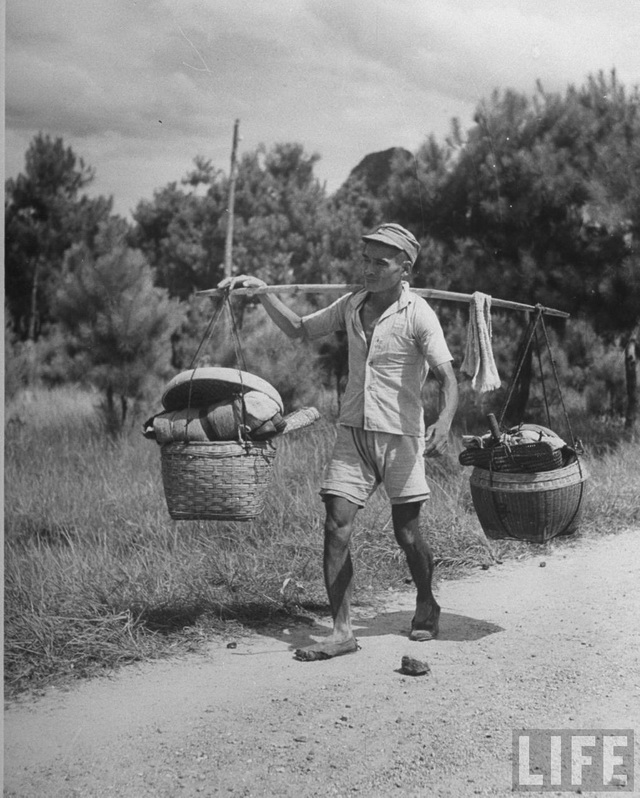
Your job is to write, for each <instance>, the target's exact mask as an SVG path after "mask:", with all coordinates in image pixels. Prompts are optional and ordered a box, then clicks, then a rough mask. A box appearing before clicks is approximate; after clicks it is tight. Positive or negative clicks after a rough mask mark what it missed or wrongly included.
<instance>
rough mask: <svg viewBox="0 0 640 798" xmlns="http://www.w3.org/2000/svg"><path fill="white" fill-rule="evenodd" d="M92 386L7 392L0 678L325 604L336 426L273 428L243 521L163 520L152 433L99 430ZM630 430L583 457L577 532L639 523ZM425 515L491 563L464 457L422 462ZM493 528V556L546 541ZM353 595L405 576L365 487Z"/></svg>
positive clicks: (443, 564) (448, 562)
mask: <svg viewBox="0 0 640 798" xmlns="http://www.w3.org/2000/svg"><path fill="white" fill-rule="evenodd" d="M95 405H96V399H95V397H92V396H91V395H87V394H82V393H77V392H74V391H71V390H64V391H63V390H59V391H55V392H39V393H35V394H33V395H32V396H31V398H30V400H28V401H27V400H25V398H24V397H22V398H21V400H20V403H19V404H15V405H13V406H12V407H10V408H8V412H7V423H6V433H5V633H6V641H5V674H6V684H7V692H8V694H9V695H15V694H17V693H19V692H21V691H23V690H26V689H30V690H33V689H40V688H42V687H43V686H44V685H46V684H48V683H52V682H55V681H59V680H61V679H68V678H69V677H71V676H74V675H75V676H83V675H90V674H94V673H97V672H101V671H104V670H105V669H111V668H113V667H115V666H117V665H119V664H122V663H126V662H131V661H134V660H139V659H142V658H148V657H158V656H167V655H170V654H171V653H174V652H184V651H185V650H189V649H196V648H198V646H200V644H201V643H202V642H203V641H206V640H207V639H208V638H210V637H211V635H212V634H214V633H218V634H222V635H225V634H230V633H231V632H232V631H233V632H234V633H237V632H238V630H239V628H240V627H239V625H238V624H242V625H244V626H252V625H257V624H261V623H265V622H266V621H269V620H274V619H277V618H278V617H279V616H282V615H283V614H284V615H287V616H289V617H290V616H291V615H294V616H295V615H296V614H299V613H307V614H308V613H310V612H313V611H314V610H318V609H325V608H326V605H325V595H324V588H323V584H322V572H321V553H322V516H323V512H322V503H321V501H320V499H319V497H318V495H317V488H318V485H319V482H320V477H321V472H322V468H323V465H324V463H325V462H326V460H327V458H328V456H329V453H330V449H331V445H332V441H333V438H334V435H335V428H334V426H333V425H332V424H331V423H329V422H327V421H322V422H320V423H318V424H316V425H315V426H314V427H312V428H309V429H307V430H303V431H301V432H298V433H294V434H292V435H290V436H286V437H284V438H283V439H282V440H281V442H280V444H279V454H278V458H277V462H276V467H275V477H274V486H273V489H272V491H271V493H270V495H269V498H268V502H267V507H266V509H265V512H264V514H263V516H262V517H261V518H260V519H258V520H257V521H254V522H245V523H232V522H229V523H223V522H174V521H172V520H171V519H170V518H169V516H168V513H167V510H166V505H165V502H164V495H163V492H162V486H161V481H160V455H159V451H158V448H157V446H156V445H155V444H154V443H152V442H151V441H147V440H144V439H143V438H142V436H141V435H140V434H139V433H138V431H137V430H134V431H132V432H131V434H130V435H128V436H126V437H123V438H122V439H120V440H118V441H116V442H109V441H108V440H107V438H106V437H105V435H104V432H103V430H101V428H100V424H99V423H98V422H97V420H96V419H97V418H98V416H97V415H96V412H95ZM639 448H640V447H639V446H638V442H637V441H636V442H627V443H625V444H621V445H619V446H616V447H615V448H613V447H610V449H609V451H607V452H606V453H605V454H604V455H603V456H602V457H600V458H599V459H595V458H593V457H591V458H589V468H590V471H591V479H590V481H589V499H590V502H589V504H588V512H587V513H586V515H585V520H584V523H583V526H582V531H581V534H582V535H585V534H587V535H594V534H601V533H608V532H614V531H616V530H618V529H621V528H623V527H628V526H631V525H634V524H638V522H639V520H640V511H639V508H638V501H637V485H638V484H640V473H639V472H640V465H639V463H640V458H639V457H638V454H639ZM427 468H428V477H429V480H430V484H431V487H432V499H431V501H430V503H429V506H428V507H427V508H426V509H425V511H424V512H423V516H422V524H423V526H424V531H425V533H426V534H427V536H428V538H429V540H430V541H431V543H432V546H433V549H434V553H435V557H436V561H437V563H438V575H439V576H440V577H448V576H455V575H457V574H459V573H460V572H461V571H462V570H466V569H469V568H476V567H479V566H480V565H483V564H484V565H485V566H486V565H490V564H491V562H492V560H491V553H490V550H489V548H488V546H487V543H486V540H485V538H484V536H483V534H482V532H481V529H480V525H479V523H478V520H477V518H476V515H475V513H474V511H473V508H472V505H471V502H470V497H469V491H468V477H469V471H468V469H462V468H461V467H459V466H458V464H457V461H456V460H455V458H454V457H452V458H443V459H440V460H430V461H428V464H427ZM566 545H571V541H560V540H556V541H551V542H550V543H548V544H546V545H545V546H544V547H530V546H528V545H527V544H524V543H518V542H510V541H500V542H492V544H491V546H492V549H493V552H494V554H495V556H497V557H498V558H501V559H502V558H506V557H515V556H526V555H527V554H528V553H529V552H531V551H532V550H533V551H534V552H535V553H540V551H541V550H542V551H549V550H553V549H554V548H556V547H560V546H566ZM353 555H354V561H355V568H356V579H357V585H356V591H357V592H356V600H366V599H367V597H368V596H369V595H370V594H372V593H376V592H378V591H381V590H384V589H386V588H388V587H406V584H405V583H406V580H407V576H408V574H407V570H406V567H405V564H404V562H403V558H402V556H401V553H400V551H399V549H398V548H397V546H396V545H395V542H394V538H393V533H392V531H391V528H390V510H389V508H388V505H387V503H386V502H385V499H384V497H383V496H382V495H376V496H374V498H373V499H372V500H371V502H370V503H369V505H368V506H367V508H366V509H365V510H364V511H363V512H362V513H360V514H359V516H358V527H357V530H356V532H355V533H354V540H353Z"/></svg>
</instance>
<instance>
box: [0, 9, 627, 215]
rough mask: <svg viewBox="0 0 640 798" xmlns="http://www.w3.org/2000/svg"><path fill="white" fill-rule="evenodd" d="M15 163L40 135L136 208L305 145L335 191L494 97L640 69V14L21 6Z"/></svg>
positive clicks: (15, 167) (13, 89) (14, 28)
mask: <svg viewBox="0 0 640 798" xmlns="http://www.w3.org/2000/svg"><path fill="white" fill-rule="evenodd" d="M6 30H7V39H6V125H7V136H6V162H7V173H8V174H9V175H11V174H15V173H17V171H19V170H20V169H21V168H22V160H23V156H24V152H25V150H26V148H27V146H28V143H29V141H30V139H31V138H32V137H33V135H34V134H35V133H37V132H38V131H39V130H42V131H44V132H48V133H50V134H51V135H59V136H62V137H63V138H64V139H65V143H67V144H70V145H71V146H73V147H74V149H75V150H76V151H77V153H78V154H79V155H81V156H83V157H84V158H85V160H86V161H87V162H88V163H90V164H91V165H92V166H94V167H95V168H96V171H97V180H96V183H95V189H96V190H98V191H101V192H104V193H113V194H114V195H115V199H116V206H117V207H118V208H119V209H121V210H123V212H125V213H126V212H128V211H129V210H130V209H131V208H132V207H134V206H135V204H136V202H137V201H138V200H139V199H141V198H142V197H149V196H150V195H151V193H152V191H153V190H154V189H155V188H159V187H161V186H162V185H164V184H166V183H167V182H169V181H171V180H178V179H179V178H180V177H181V176H182V175H183V174H184V173H185V172H186V171H187V170H188V168H189V165H190V162H191V160H192V158H193V157H194V156H195V155H197V154H203V155H205V156H206V157H207V158H211V159H212V160H213V161H214V163H215V164H216V165H217V166H219V167H222V168H226V167H227V164H228V159H229V154H230V145H231V134H232V129H233V122H234V120H235V119H236V118H239V119H240V120H241V135H242V137H243V142H242V148H244V149H247V150H249V149H253V148H254V147H255V146H257V145H258V144H259V143H260V142H265V143H266V144H267V145H270V144H273V143H275V142H279V141H299V142H301V143H302V144H304V145H305V148H306V149H307V151H309V152H313V151H317V152H319V153H320V154H321V156H322V160H321V161H320V163H319V165H318V167H317V170H316V171H317V173H318V174H319V175H320V177H321V178H322V179H325V180H327V181H328V184H329V187H330V188H332V189H333V188H336V187H337V186H338V184H339V183H340V182H341V181H342V180H344V179H345V178H346V176H347V174H348V172H349V170H350V169H351V168H352V167H353V166H355V164H356V163H357V162H358V161H359V160H360V159H361V158H362V157H364V155H366V154H367V153H368V152H371V151H374V150H376V149H384V148H387V147H390V146H393V145H400V146H405V147H407V148H409V149H414V150H415V149H417V148H418V146H419V145H420V144H421V143H422V142H423V140H424V139H425V138H426V137H427V136H428V135H429V134H431V133H434V134H435V135H436V136H437V137H442V136H443V135H445V134H446V133H447V132H448V130H449V126H450V119H451V118H452V117H453V116H458V117H460V118H461V121H462V123H463V127H464V126H466V125H468V124H469V123H470V119H471V115H472V112H473V109H474V108H475V106H476V105H477V104H478V103H479V102H480V100H481V99H482V98H483V97H487V96H488V95H489V94H490V93H491V91H492V90H493V89H494V88H498V87H499V88H506V87H513V88H515V89H516V90H518V91H522V92H524V93H526V94H530V93H532V92H533V90H534V88H535V81H536V79H538V78H540V79H541V80H542V82H543V84H544V85H545V87H546V88H547V89H548V90H558V91H562V90H563V89H564V88H565V87H566V86H567V85H568V84H569V83H572V82H573V83H578V84H580V83H581V82H582V81H584V79H585V78H586V76H587V75H588V74H589V73H594V72H597V71H598V70H599V69H604V70H605V71H606V70H609V69H610V68H611V67H616V69H617V71H618V75H619V78H620V80H621V81H622V82H623V83H625V84H626V85H629V86H631V85H632V84H633V83H634V82H635V81H636V80H637V76H638V75H640V57H639V56H638V55H637V50H638V48H637V45H636V42H637V41H638V40H639V39H640V4H636V3H633V4H629V3H628V2H627V0H610V2H609V3H607V4H606V7H605V6H602V4H601V3H596V2H595V0H581V2H580V3H578V2H577V0H576V2H567V3H557V2H555V0H538V2H536V3H532V2H531V1H530V0H447V2H444V3H437V2H434V1H433V0H349V2H348V3H346V2H344V0H297V2H295V3H293V2H291V0H268V1H267V0H244V2H242V3H238V2H237V0H145V2H142V1H139V2H135V0H109V2H104V0H55V2H44V0H8V2H7V9H6Z"/></svg>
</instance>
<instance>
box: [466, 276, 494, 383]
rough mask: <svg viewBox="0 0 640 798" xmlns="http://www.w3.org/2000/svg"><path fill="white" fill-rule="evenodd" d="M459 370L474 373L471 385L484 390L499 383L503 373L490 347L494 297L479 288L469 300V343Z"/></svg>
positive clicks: (471, 375)
mask: <svg viewBox="0 0 640 798" xmlns="http://www.w3.org/2000/svg"><path fill="white" fill-rule="evenodd" d="M460 371H463V372H464V373H465V374H468V375H469V376H470V377H471V387H472V388H473V389H474V390H476V391H479V392H480V393H485V392H486V391H495V390H496V388H499V387H500V384H501V383H500V375H499V374H498V369H497V367H496V362H495V360H494V359H493V350H492V348H491V297H490V296H489V295H488V294H481V293H480V292H479V291H476V292H475V293H474V295H473V296H472V297H471V302H470V303H469V326H468V327H467V346H466V350H465V353H464V360H463V361H462V366H461V367H460Z"/></svg>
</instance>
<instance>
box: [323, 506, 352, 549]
mask: <svg viewBox="0 0 640 798" xmlns="http://www.w3.org/2000/svg"><path fill="white" fill-rule="evenodd" d="M352 530H353V522H352V521H351V520H350V519H348V518H340V517H338V518H336V517H335V516H333V515H329V514H327V518H326V520H325V522H324V542H325V546H327V547H329V548H337V549H341V548H346V547H347V546H348V545H349V541H350V540H351V532H352Z"/></svg>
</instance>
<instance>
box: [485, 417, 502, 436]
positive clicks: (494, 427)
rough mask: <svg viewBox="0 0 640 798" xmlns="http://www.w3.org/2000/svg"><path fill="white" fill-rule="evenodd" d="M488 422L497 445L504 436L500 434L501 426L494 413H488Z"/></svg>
mask: <svg viewBox="0 0 640 798" xmlns="http://www.w3.org/2000/svg"><path fill="white" fill-rule="evenodd" d="M487 421H488V422H489V429H490V430H491V437H492V438H493V440H494V441H495V442H496V443H499V442H500V439H501V437H502V435H501V433H500V425H499V424H498V420H497V418H496V417H495V415H494V414H493V413H487Z"/></svg>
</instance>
